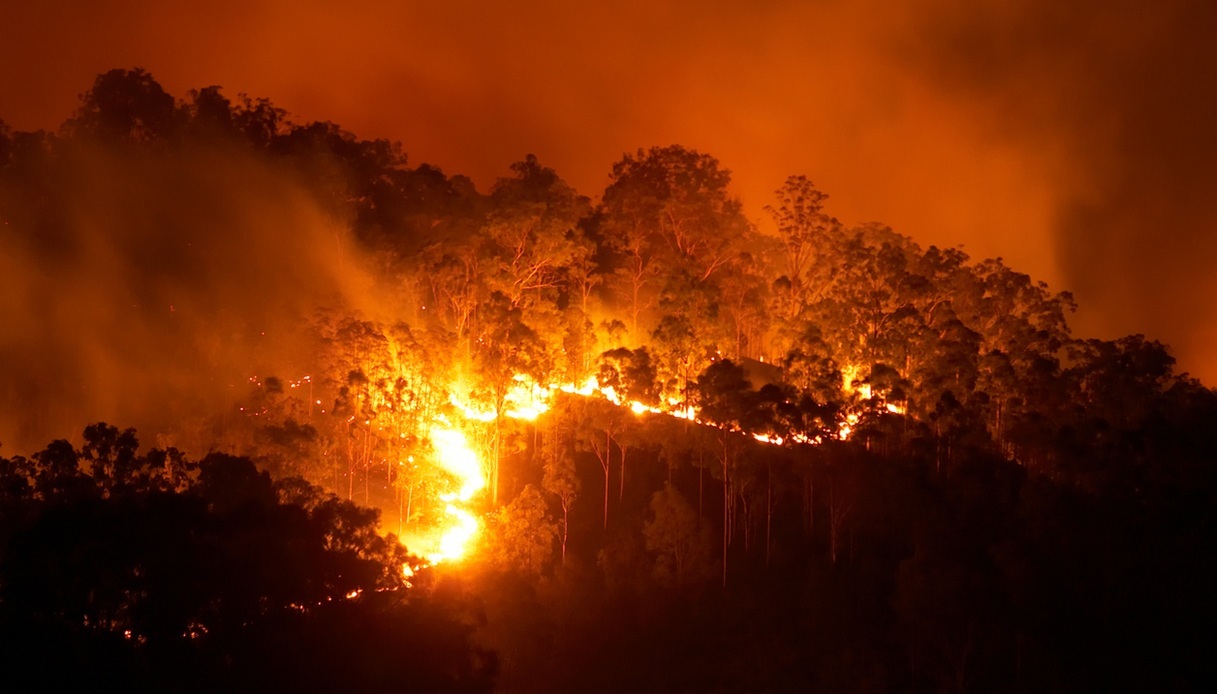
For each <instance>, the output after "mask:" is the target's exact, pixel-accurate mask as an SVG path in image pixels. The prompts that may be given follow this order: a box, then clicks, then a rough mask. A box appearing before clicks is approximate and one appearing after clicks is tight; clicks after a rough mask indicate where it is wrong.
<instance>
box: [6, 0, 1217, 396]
mask: <svg viewBox="0 0 1217 694" xmlns="http://www.w3.org/2000/svg"><path fill="white" fill-rule="evenodd" d="M179 5H180V3H166V2H154V1H152V0H99V1H98V2H91V3H79V2H71V1H67V0H43V1H42V2H37V3H33V2H16V1H15V0H0V27H2V29H0V35H2V40H0V119H2V120H4V121H6V122H7V123H8V124H9V125H10V126H11V127H12V128H14V129H17V130H33V129H39V128H45V129H55V128H58V126H59V125H60V123H61V122H62V121H63V120H65V119H66V118H67V117H69V115H70V114H71V113H72V111H73V109H74V108H75V107H76V105H77V103H78V95H79V94H81V93H83V92H84V91H86V90H87V89H88V88H89V86H90V85H91V84H92V81H93V78H94V77H95V76H96V75H97V74H98V73H101V72H104V71H106V70H109V69H111V68H116V67H120V68H131V67H136V66H139V67H143V68H145V69H146V70H148V71H149V72H150V73H151V74H152V75H153V76H154V77H155V78H156V79H157V80H158V81H159V82H160V83H161V84H162V85H163V86H164V87H165V88H166V89H167V90H168V91H169V92H170V93H172V94H174V95H176V96H178V97H179V98H181V97H184V96H185V94H186V92H187V90H189V89H192V88H200V87H205V86H208V85H213V84H216V85H220V86H222V87H223V88H224V92H225V93H226V94H227V95H228V96H230V97H235V96H236V95H237V94H238V93H241V92H244V93H247V94H249V95H250V96H253V97H267V98H269V99H270V100H271V101H273V102H274V103H275V104H276V105H277V106H279V107H281V108H285V109H286V110H287V111H289V113H290V114H291V115H292V117H293V119H294V120H297V121H308V120H314V119H316V120H330V121H333V122H335V123H338V124H339V125H341V126H342V127H344V128H345V129H347V130H349V131H352V132H354V133H355V134H356V135H358V136H359V137H362V138H388V139H392V140H399V141H401V143H402V144H403V146H404V148H405V151H406V152H407V153H408V155H409V156H410V159H411V161H412V162H414V163H419V162H423V161H426V162H429V163H433V164H436V165H438V166H440V167H442V168H443V169H444V170H445V171H446V172H448V173H450V174H452V173H463V174H467V175H469V176H471V177H472V178H473V179H474V180H475V181H476V182H477V183H478V184H479V186H480V187H482V188H483V189H485V188H486V186H488V185H489V184H490V183H491V182H492V181H493V180H494V179H495V178H496V177H498V176H502V175H506V174H507V173H508V166H509V164H510V163H511V162H513V161H517V160H519V159H521V158H523V156H524V155H525V154H527V153H529V152H532V153H535V154H537V156H538V157H539V158H540V160H541V161H542V162H543V163H544V164H546V165H548V166H552V167H554V168H555V169H557V171H558V172H559V173H560V174H561V175H563V176H564V177H565V178H567V179H568V180H569V181H570V182H571V183H572V184H573V185H575V186H576V187H577V188H578V189H579V190H581V191H582V192H584V193H587V194H589V195H592V196H593V197H594V196H596V195H597V194H598V193H599V191H601V190H602V189H603V186H604V185H605V183H606V182H607V174H608V171H609V169H610V166H611V165H612V163H613V162H614V161H616V160H617V159H619V158H620V156H621V155H622V153H624V152H627V151H633V150H635V149H636V148H638V147H647V146H651V145H664V144H671V143H679V144H683V145H686V146H689V147H693V148H697V149H699V150H701V151H704V152H707V153H709V154H712V155H714V156H716V157H718V158H719V159H720V160H721V162H722V163H723V164H724V165H725V166H726V167H727V168H729V169H731V170H732V171H733V172H734V174H735V183H736V188H737V192H738V193H739V194H740V195H741V197H743V198H744V201H745V203H746V205H747V208H748V210H749V215H750V216H751V217H753V218H754V219H757V220H761V219H762V217H763V213H762V212H761V208H762V207H763V205H764V204H766V203H768V202H769V200H770V196H771V193H772V191H773V190H774V189H776V188H777V187H778V186H779V185H780V184H781V183H782V181H783V180H784V179H785V177H786V176H787V175H789V174H796V173H798V174H806V175H808V176H809V177H811V178H812V179H813V180H814V181H816V183H817V184H818V185H819V186H820V187H821V188H822V189H824V190H825V191H827V192H828V193H829V194H830V195H831V196H832V197H831V200H830V201H829V210H830V211H831V212H832V213H833V214H835V215H836V216H838V217H839V218H841V219H842V221H844V222H846V223H858V222H863V221H882V222H885V223H887V224H890V225H891V226H892V227H894V228H895V229H896V230H897V231H900V232H902V233H906V234H909V235H911V236H913V237H914V238H916V239H917V240H918V241H920V242H921V243H922V244H931V243H932V244H938V245H946V246H951V245H957V244H963V245H964V246H965V250H966V251H967V252H968V253H969V254H970V255H972V256H973V257H974V258H983V257H990V256H1002V257H1004V258H1005V259H1006V260H1007V262H1008V264H1010V265H1011V266H1013V267H1014V268H1016V269H1019V270H1021V271H1024V272H1027V273H1029V274H1031V275H1032V276H1033V277H1035V278H1037V279H1043V280H1045V281H1047V282H1049V284H1050V285H1051V288H1052V289H1053V290H1061V289H1068V290H1072V291H1073V292H1074V293H1075V295H1076V297H1077V299H1078V301H1079V303H1080V305H1081V311H1080V312H1079V314H1078V316H1077V318H1076V320H1075V322H1074V323H1075V326H1076V328H1077V330H1076V332H1078V333H1079V334H1082V335H1095V336H1100V337H1115V336H1118V335H1122V334H1125V333H1130V332H1143V333H1146V334H1148V335H1149V336H1150V337H1153V338H1157V339H1160V340H1162V341H1164V342H1166V343H1168V344H1170V345H1171V346H1172V347H1173V349H1174V351H1175V352H1176V354H1177V355H1179V357H1180V362H1181V367H1182V368H1183V369H1184V370H1188V371H1191V372H1192V373H1194V374H1197V375H1199V376H1201V377H1202V378H1203V379H1204V380H1205V382H1206V383H1209V384H1212V383H1214V382H1217V354H1215V353H1213V351H1212V350H1210V349H1209V348H1208V344H1209V343H1211V342H1213V341H1214V340H1217V301H1214V299H1217V279H1215V274H1214V273H1213V272H1212V269H1211V267H1212V263H1213V261H1214V260H1215V259H1217V233H1215V232H1217V228H1215V224H1217V50H1214V49H1213V48H1211V47H1210V45H1211V44H1212V43H1213V42H1212V41H1211V40H1210V39H1212V38H1213V28H1214V27H1217V3H1213V2H1211V0H1161V1H1159V2H1154V3H1146V2H1140V1H1132V0H1104V1H1102V2H1099V1H1098V0H1082V1H1078V2H1057V1H1055V0H934V1H930V2H914V1H912V0H907V1H903V2H901V1H897V2H890V1H881V0H863V1H861V2H844V1H835V0H820V1H814V0H813V1H806V0H804V1H793V0H792V1H781V2H764V1H762V2H755V1H749V2H745V1H743V0H729V1H723V2H705V1H704V0H703V1H701V2H694V1H692V0H689V1H686V0H669V1H667V2H665V1H663V0H626V1H624V2H614V3H579V2H569V1H565V2H557V1H552V2H549V1H546V2H531V1H528V0H522V1H520V2H470V1H462V0H453V1H452V2H435V1H434V0H425V1H421V2H415V1H413V0H392V1H390V0H379V1H376V0H355V1H352V2H344V3H331V2H319V1H316V0H294V1H293V2H283V1H280V0H240V1H239V2H236V1H233V0H212V1H211V2H208V3H197V6H196V7H194V8H192V9H184V8H182V7H180V6H179Z"/></svg>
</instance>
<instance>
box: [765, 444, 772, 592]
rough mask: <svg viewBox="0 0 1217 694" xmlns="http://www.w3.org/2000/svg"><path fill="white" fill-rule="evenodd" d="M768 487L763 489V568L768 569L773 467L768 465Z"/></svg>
mask: <svg viewBox="0 0 1217 694" xmlns="http://www.w3.org/2000/svg"><path fill="white" fill-rule="evenodd" d="M767 481H768V486H767V487H766V488H765V568H769V549H770V547H771V544H770V542H771V540H772V539H773V465H772V464H770V465H769V479H768V480H767Z"/></svg>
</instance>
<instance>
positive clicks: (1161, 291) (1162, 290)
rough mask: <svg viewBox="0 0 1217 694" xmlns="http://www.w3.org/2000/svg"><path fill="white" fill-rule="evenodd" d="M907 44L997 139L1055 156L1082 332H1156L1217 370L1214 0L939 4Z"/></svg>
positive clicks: (1201, 371)
mask: <svg viewBox="0 0 1217 694" xmlns="http://www.w3.org/2000/svg"><path fill="white" fill-rule="evenodd" d="M922 17H923V21H924V24H923V25H922V27H921V29H922V31H920V32H914V33H915V35H916V36H917V37H918V40H917V42H915V44H916V45H915V47H913V54H914V55H915V56H917V57H918V58H919V59H921V60H923V61H924V62H923V64H924V65H928V66H929V74H931V75H932V77H933V79H934V80H935V82H936V83H937V84H938V85H940V86H941V87H943V88H945V90H947V92H948V93H950V94H951V95H952V96H953V97H955V98H957V99H958V100H960V102H961V103H966V104H971V105H972V107H973V108H976V109H977V111H978V113H980V114H982V116H981V117H982V118H983V119H984V120H985V121H986V122H988V123H989V124H990V125H991V136H992V137H993V138H994V139H998V140H1003V141H1006V142H1010V143H1011V144H1012V145H1014V146H1016V147H1017V148H1018V149H1020V150H1022V151H1025V152H1039V153H1041V155H1042V156H1045V157H1047V158H1050V159H1052V160H1053V161H1054V162H1055V163H1054V164H1053V165H1052V166H1051V167H1049V168H1048V169H1047V175H1049V176H1050V178H1049V179H1048V181H1049V183H1051V185H1052V188H1053V195H1054V197H1055V203H1054V209H1055V215H1054V234H1053V237H1054V239H1055V246H1056V253H1057V256H1058V264H1059V266H1060V268H1061V270H1062V273H1063V275H1064V283H1065V286H1066V288H1069V289H1071V290H1073V292H1074V294H1075V295H1076V296H1077V298H1078V301H1079V305H1080V306H1081V311H1080V314H1079V318H1080V321H1079V324H1078V327H1079V328H1080V330H1079V332H1081V333H1083V334H1098V335H1100V336H1104V337H1110V336H1114V335H1119V334H1123V333H1129V332H1142V333H1147V334H1149V335H1151V336H1154V337H1156V338H1159V339H1162V340H1163V341H1165V342H1168V343H1170V344H1171V346H1172V347H1173V348H1174V351H1175V352H1176V353H1177V354H1178V355H1179V357H1180V362H1181V365H1182V366H1183V367H1184V368H1185V369H1188V370H1191V371H1193V372H1194V373H1198V375H1201V376H1202V377H1203V378H1204V380H1205V381H1206V382H1208V383H1212V382H1213V380H1214V377H1215V376H1217V361H1215V360H1214V358H1213V356H1212V351H1211V347H1210V345H1211V344H1212V342H1213V340H1214V339H1215V338H1217V311H1214V310H1213V308H1212V307H1213V305H1214V301H1213V300H1214V298H1217V273H1215V272H1214V271H1213V268H1214V262H1215V261H1217V233H1215V232H1217V196H1214V194H1213V191H1217V166H1214V164H1213V162H1214V157H1215V156H1217V90H1214V89H1213V85H1214V84H1217V51H1215V50H1213V43H1212V37H1213V27H1214V26H1217V5H1215V4H1214V3H1212V2H1206V1H1205V0H1173V1H1170V2H1161V3H1140V2H1116V3H1111V2H1083V3H1055V2H1024V1H1021V0H1020V1H1014V0H990V1H987V2H980V3H959V2H942V3H939V4H938V5H937V8H936V10H935V11H932V12H927V13H925V14H924V15H922Z"/></svg>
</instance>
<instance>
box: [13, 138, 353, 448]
mask: <svg viewBox="0 0 1217 694" xmlns="http://www.w3.org/2000/svg"><path fill="white" fill-rule="evenodd" d="M64 150H65V151H64V153H63V154H62V156H58V157H57V158H56V159H55V164H54V165H53V166H54V170H53V171H51V172H49V173H45V175H46V176H48V178H47V179H46V180H47V181H48V182H49V183H51V185H45V186H42V187H41V188H42V190H43V191H44V192H45V193H46V195H47V196H48V199H45V200H41V201H33V200H3V201H0V202H2V203H3V207H0V213H3V215H2V216H4V220H3V221H4V226H3V227H2V229H3V230H2V231H0V247H2V249H3V252H2V253H0V276H3V277H4V281H5V291H4V292H3V293H0V315H2V316H3V323H4V326H3V330H0V442H2V443H3V444H4V451H5V453H7V454H9V455H12V454H14V453H24V452H28V449H29V448H30V447H31V446H40V445H43V444H45V443H46V441H48V440H50V439H51V438H55V437H63V438H67V437H72V436H75V435H78V434H79V432H80V428H81V427H82V426H83V424H84V423H87V422H91V421H98V420H105V421H110V422H113V423H116V424H119V425H122V426H136V427H138V428H139V431H140V433H141V436H143V437H144V438H146V439H151V438H152V437H153V435H154V434H155V433H157V432H162V431H166V430H168V429H170V428H172V429H173V430H175V431H181V430H190V429H191V428H192V427H195V426H198V425H199V424H200V423H201V422H202V421H203V419H204V418H206V417H208V416H210V415H213V414H217V413H222V412H224V411H225V409H226V408H228V407H229V406H230V405H231V403H232V402H233V399H234V398H235V397H237V396H238V395H239V394H241V393H242V392H243V390H242V389H243V388H247V387H248V385H247V379H248V378H249V377H250V376H252V375H255V374H257V375H265V374H267V373H275V374H277V375H280V376H282V377H299V376H302V375H305V374H294V373H292V370H293V369H296V368H303V367H300V366H298V364H300V363H305V362H306V360H307V354H308V352H309V350H310V349H311V348H310V343H309V341H308V339H307V338H306V337H304V336H305V335H307V331H306V330H304V328H305V326H306V323H307V321H308V320H309V319H310V318H312V317H313V316H314V315H315V314H316V312H317V311H318V310H319V309H320V308H322V307H343V306H358V305H362V304H363V303H364V299H365V298H366V291H367V287H366V284H365V283H364V281H363V280H362V279H361V278H362V277H363V275H362V273H361V272H360V270H359V262H360V261H359V260H358V259H357V258H356V257H355V255H354V254H353V252H352V249H353V243H351V242H350V241H349V240H348V233H349V232H348V231H347V228H346V227H345V225H343V224H342V223H341V220H338V219H335V218H334V217H332V216H331V215H329V214H327V213H326V212H325V211H324V210H323V209H322V208H321V207H320V206H319V205H318V204H317V202H315V200H314V199H313V198H311V197H310V196H309V195H308V193H307V191H306V189H305V187H304V186H303V185H302V184H301V183H299V182H298V181H297V179H296V178H295V175H294V174H292V173H291V172H289V171H287V170H280V169H278V168H276V167H275V166H273V165H270V164H268V163H267V162H266V161H265V160H257V159H255V158H253V157H251V156H249V155H247V154H243V153H239V152H237V151H235V150H232V149H229V148H225V147H223V146H214V147H211V146H203V145H197V146H191V147H185V148H174V149H169V150H166V151H163V152H148V151H142V150H141V151H136V152H132V151H130V150H123V151H119V150H116V149H113V148H109V149H103V148H90V147H87V146H81V147H67V148H64ZM29 210H37V212H34V213H32V214H31V213H28V211H29ZM149 443H153V441H151V440H149Z"/></svg>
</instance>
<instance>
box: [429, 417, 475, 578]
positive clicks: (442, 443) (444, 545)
mask: <svg viewBox="0 0 1217 694" xmlns="http://www.w3.org/2000/svg"><path fill="white" fill-rule="evenodd" d="M431 444H432V445H433V446H434V447H435V453H436V460H437V462H438V463H439V465H440V467H442V468H443V469H444V470H446V471H447V472H449V473H450V474H452V475H453V476H454V477H456V479H457V480H459V482H460V488H459V489H458V490H457V491H455V492H448V493H446V494H443V495H441V496H440V500H441V501H443V502H444V503H445V504H446V506H445V509H444V512H445V514H446V515H448V516H449V517H450V519H451V523H450V525H449V526H448V529H447V530H445V531H443V533H442V534H441V535H440V537H439V540H438V542H437V545H438V547H437V549H436V550H435V551H433V552H431V553H429V554H428V555H427V560H428V561H430V562H431V563H432V564H437V563H439V562H441V561H452V560H456V559H460V558H461V557H463V556H465V554H466V553H467V552H468V551H469V544H470V542H471V541H472V540H473V538H474V537H475V536H476V535H477V532H478V527H479V524H478V519H477V517H476V516H474V515H473V513H472V512H470V511H469V509H467V508H464V505H465V504H467V503H468V502H469V501H470V500H471V499H472V498H473V496H474V495H475V494H477V493H478V492H479V491H481V490H482V489H483V488H484V487H485V486H486V476H485V474H484V473H483V471H482V464H481V462H480V461H479V460H478V457H477V453H475V452H474V451H473V449H472V448H471V447H470V446H469V441H468V440H467V439H466V438H465V434H464V433H463V432H461V431H460V430H459V429H456V428H453V427H452V426H451V425H450V424H449V423H448V422H447V421H445V420H443V419H440V420H439V422H437V423H436V424H435V425H434V426H433V427H432V428H431Z"/></svg>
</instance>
